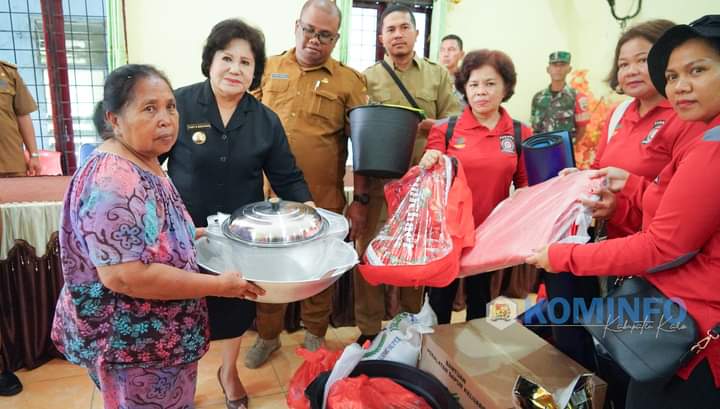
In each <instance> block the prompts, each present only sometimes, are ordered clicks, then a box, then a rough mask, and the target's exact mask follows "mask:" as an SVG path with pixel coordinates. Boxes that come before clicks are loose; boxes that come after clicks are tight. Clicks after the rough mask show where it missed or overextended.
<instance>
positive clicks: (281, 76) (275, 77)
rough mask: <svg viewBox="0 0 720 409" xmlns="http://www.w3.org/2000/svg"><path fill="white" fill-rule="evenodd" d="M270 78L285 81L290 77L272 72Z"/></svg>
mask: <svg viewBox="0 0 720 409" xmlns="http://www.w3.org/2000/svg"><path fill="white" fill-rule="evenodd" d="M270 78H271V79H274V80H287V79H290V75H288V74H285V73H281V72H274V73H272V74H270Z"/></svg>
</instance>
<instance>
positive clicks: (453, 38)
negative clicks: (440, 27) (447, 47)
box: [440, 34, 463, 51]
mask: <svg viewBox="0 0 720 409" xmlns="http://www.w3.org/2000/svg"><path fill="white" fill-rule="evenodd" d="M445 40H455V41H457V43H458V47H460V51H462V49H463V42H462V38H460V37H459V36H457V35H455V34H448V35H446V36H445V37H443V38H442V40H440V42H441V43H442V42H443V41H445Z"/></svg>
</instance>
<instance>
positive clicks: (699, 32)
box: [648, 14, 720, 97]
mask: <svg viewBox="0 0 720 409" xmlns="http://www.w3.org/2000/svg"><path fill="white" fill-rule="evenodd" d="M697 37H702V38H707V39H710V40H712V41H715V42H718V41H720V15H718V14H711V15H707V16H703V17H700V18H699V19H697V20H695V21H693V22H692V23H690V24H679V25H676V26H674V27H671V28H669V29H668V30H667V31H666V32H665V33H663V35H662V36H660V38H659V39H658V40H657V41H656V42H655V44H654V45H653V46H652V48H651V49H650V53H648V71H649V72H650V80H651V81H652V83H653V85H654V86H655V88H656V89H657V91H658V92H659V93H660V95H662V96H664V97H667V95H665V84H666V81H665V69H666V68H667V64H668V60H669V59H670V53H672V51H673V50H674V49H675V48H676V47H677V46H679V45H680V44H682V43H684V42H685V41H687V40H689V39H691V38H697Z"/></svg>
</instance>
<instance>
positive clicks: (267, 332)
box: [245, 0, 367, 368]
mask: <svg viewBox="0 0 720 409" xmlns="http://www.w3.org/2000/svg"><path fill="white" fill-rule="evenodd" d="M340 20H341V16H340V10H339V9H338V8H337V6H336V5H335V3H334V2H332V1H329V0H310V1H308V2H307V3H305V5H304V6H303V9H302V11H301V13H300V19H299V20H297V21H296V22H295V39H296V46H295V48H293V49H290V50H288V51H286V52H284V53H283V54H281V55H278V56H274V57H270V58H269V59H268V62H267V65H266V66H265V72H264V74H263V77H262V82H261V85H260V89H259V90H258V91H257V92H256V93H255V95H256V97H258V99H260V101H262V103H263V104H265V105H267V106H268V107H270V108H271V109H272V110H273V111H275V113H277V114H278V116H279V117H280V121H281V122H282V124H283V127H284V128H285V132H286V134H287V137H288V142H289V143H290V149H291V150H292V152H293V155H295V159H296V161H297V164H298V167H299V168H300V169H301V170H302V171H303V174H304V175H305V180H306V181H307V183H308V186H309V187H310V192H311V193H312V197H313V200H314V201H315V203H316V205H317V206H318V207H321V208H324V209H327V210H330V211H333V212H336V213H342V212H343V209H344V208H345V204H346V201H345V194H344V189H343V188H344V186H343V176H344V175H345V161H346V159H347V154H348V152H347V141H348V138H347V135H348V133H347V130H348V111H349V110H350V109H351V108H353V107H355V106H358V105H363V104H366V103H367V90H366V88H365V79H364V77H363V76H362V74H360V73H358V72H357V71H355V70H353V69H352V68H349V67H346V66H345V65H343V64H342V63H340V62H338V61H336V60H334V59H332V58H330V53H331V52H332V50H333V48H334V47H335V44H336V43H337V40H338V38H339V34H338V32H339V30H340ZM354 183H355V184H356V185H359V186H360V189H364V186H365V184H364V181H363V180H362V178H361V177H359V176H356V177H355V180H354ZM361 191H364V190H361ZM366 213H367V209H366V206H365V205H362V204H361V203H360V201H357V202H354V203H353V204H352V205H351V206H350V208H349V209H348V214H347V215H348V217H349V218H350V220H351V222H352V231H351V233H350V235H351V238H354V236H355V235H357V234H358V233H359V232H360V231H362V229H363V228H364V225H365V218H366ZM332 294H333V287H332V286H331V287H330V288H328V289H327V290H325V291H323V292H321V293H320V294H318V295H316V296H313V297H310V298H308V299H306V300H304V301H303V302H302V313H301V316H302V321H303V325H304V326H305V330H306V332H305V342H304V345H305V348H307V349H310V350H316V349H317V348H319V347H320V345H321V344H322V342H323V338H324V337H325V332H326V331H327V327H328V324H329V320H330V313H331V301H332ZM285 307H286V306H285V305H284V304H262V303H258V305H257V318H256V324H257V329H258V335H259V336H258V338H257V341H256V343H255V345H253V347H252V349H250V351H249V352H248V354H247V355H246V358H245V365H246V366H247V367H248V368H256V367H258V366H260V365H262V364H263V363H264V362H265V361H266V360H267V359H268V357H269V356H270V354H271V353H272V352H273V351H275V350H277V349H278V348H279V347H280V341H279V338H278V336H279V335H280V332H282V329H283V321H284V320H283V317H284V315H285Z"/></svg>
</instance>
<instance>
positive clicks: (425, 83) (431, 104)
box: [355, 5, 461, 344]
mask: <svg viewBox="0 0 720 409" xmlns="http://www.w3.org/2000/svg"><path fill="white" fill-rule="evenodd" d="M381 24H382V33H381V34H380V40H381V41H382V43H383V46H384V47H385V51H386V52H387V55H386V56H385V61H387V63H388V64H389V65H390V66H391V67H392V68H393V70H394V71H395V73H396V74H397V76H398V77H399V78H400V80H401V81H402V82H403V84H405V87H406V88H407V89H408V91H409V92H410V94H411V95H412V96H413V98H414V99H415V101H416V102H417V104H418V105H419V107H420V108H421V109H422V110H424V111H425V114H426V115H427V117H428V118H429V119H426V120H424V121H422V122H421V123H420V125H419V126H418V132H417V138H416V141H415V147H414V152H413V164H417V163H418V161H419V160H420V158H421V157H422V154H423V152H424V150H425V145H426V143H427V135H428V131H429V130H430V128H431V127H432V126H433V124H434V120H435V119H439V118H444V117H447V116H450V115H455V114H459V113H460V111H461V106H460V102H459V101H458V99H457V98H455V96H454V95H453V87H452V80H451V79H450V75H449V74H448V71H447V70H446V69H445V67H443V66H441V65H438V64H435V63H433V62H431V61H429V60H427V59H425V58H421V57H420V56H418V55H416V54H415V52H414V51H413V46H414V45H415V40H416V38H417V36H418V30H417V29H416V28H415V18H414V17H413V15H412V11H411V10H410V9H409V8H407V7H405V6H402V5H392V6H390V7H388V8H387V9H386V10H385V12H384V13H383V14H382V16H381ZM365 77H366V78H367V84H368V96H369V97H370V101H371V102H377V103H382V104H394V105H404V106H410V102H409V101H408V100H407V99H406V98H405V96H404V95H403V93H402V91H400V88H399V87H398V86H397V84H396V83H395V81H393V79H392V77H391V76H390V74H389V73H388V72H387V71H386V70H385V68H383V66H382V64H380V63H376V64H375V65H373V66H371V67H370V68H368V69H367V70H366V71H365ZM386 182H388V180H387V179H378V178H368V187H369V195H370V202H369V204H368V219H367V226H368V228H367V230H366V233H365V234H363V235H362V237H360V239H359V240H357V241H356V246H357V250H358V253H359V254H362V253H364V252H365V249H366V248H367V246H368V244H369V243H370V240H372V239H373V237H375V235H377V233H378V231H379V230H380V228H382V226H383V224H384V223H385V221H386V220H387V207H386V203H385V196H384V193H383V186H384V185H385V183H386ZM422 290H423V289H422V288H401V289H400V304H401V307H402V309H403V310H405V311H408V312H417V311H418V310H419V309H420V307H421V305H422V292H423V291H422ZM384 315H385V297H384V288H383V286H372V285H370V284H368V283H367V282H366V281H365V280H364V279H363V278H362V275H360V274H359V273H357V272H356V274H355V320H356V323H357V325H358V327H359V328H360V331H361V333H362V336H361V337H360V339H358V342H360V344H362V342H363V341H364V340H365V339H367V338H373V337H374V336H375V335H376V334H377V333H378V332H379V331H380V329H381V328H380V325H381V321H382V318H383V316H384Z"/></svg>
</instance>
